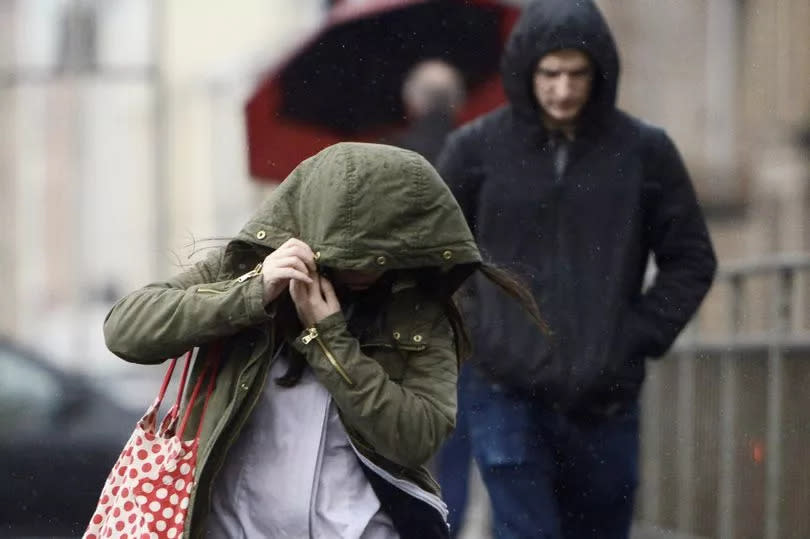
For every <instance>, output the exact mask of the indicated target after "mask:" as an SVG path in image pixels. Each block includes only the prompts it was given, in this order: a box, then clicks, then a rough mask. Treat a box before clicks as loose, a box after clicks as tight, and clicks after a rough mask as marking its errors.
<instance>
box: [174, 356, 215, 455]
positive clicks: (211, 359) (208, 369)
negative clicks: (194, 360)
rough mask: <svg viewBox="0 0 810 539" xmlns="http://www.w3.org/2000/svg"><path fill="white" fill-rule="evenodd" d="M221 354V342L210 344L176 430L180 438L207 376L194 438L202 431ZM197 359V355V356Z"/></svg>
mask: <svg viewBox="0 0 810 539" xmlns="http://www.w3.org/2000/svg"><path fill="white" fill-rule="evenodd" d="M221 356H222V343H220V342H215V343H213V344H212V345H211V350H210V352H209V353H208V358H206V361H205V367H204V368H203V372H202V373H201V374H200V377H199V379H197V383H196V384H194V390H193V391H192V392H191V397H189V399H188V405H187V406H186V411H185V413H184V414H183V421H182V422H181V423H180V428H179V429H178V430H177V437H178V438H180V439H181V440H182V439H183V433H184V432H185V431H186V423H188V419H189V417H190V416H191V409H192V408H193V407H194V403H195V402H197V396H198V395H199V393H200V389H201V388H202V383H203V381H204V380H205V377H206V376H208V378H209V380H208V389H207V391H206V395H205V402H204V403H203V409H202V413H201V414H200V423H199V425H198V426H197V435H196V437H195V438H199V437H200V432H201V431H202V425H203V419H205V411H206V410H207V409H208V401H209V400H211V394H212V393H213V392H214V386H215V385H216V379H217V374H218V373H219V363H220V359H221ZM198 360H199V357H198Z"/></svg>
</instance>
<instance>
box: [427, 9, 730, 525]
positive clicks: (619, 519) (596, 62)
mask: <svg viewBox="0 0 810 539" xmlns="http://www.w3.org/2000/svg"><path fill="white" fill-rule="evenodd" d="M502 71H503V84H504V87H505V90H506V93H507V96H508V98H509V104H508V105H507V106H505V107H502V108H500V109H498V110H496V111H494V112H492V113H490V114H488V115H486V116H484V117H482V118H479V119H478V120H476V121H474V122H472V123H470V124H467V125H465V126H463V127H462V128H460V129H458V130H457V131H455V132H454V133H453V134H451V135H450V137H449V138H448V141H447V144H446V146H445V148H444V150H443V152H442V154H441V155H440V157H439V160H438V168H439V171H440V173H441V174H442V176H443V177H444V178H445V180H446V181H447V182H448V183H449V184H450V186H451V188H452V189H453V192H454V194H455V196H456V198H457V199H458V201H459V203H460V204H461V207H462V209H463V210H464V212H465V215H466V217H467V220H468V222H469V223H470V225H471V228H472V230H473V233H474V234H475V236H476V239H477V241H478V242H479V245H480V246H481V248H482V250H483V251H484V252H485V253H486V254H487V255H488V256H489V257H491V258H492V259H493V260H494V261H495V262H496V263H501V264H503V265H506V266H510V267H512V268H513V269H515V270H517V271H518V272H519V273H521V274H523V275H524V276H526V277H527V278H528V279H530V280H531V284H532V289H533V291H534V294H535V297H536V299H537V301H538V304H539V305H540V307H541V310H542V313H543V314H544V316H545V317H546V320H547V322H548V324H549V326H550V327H551V332H550V333H549V334H547V335H543V334H541V333H539V332H538V331H537V330H536V329H534V328H533V327H532V326H531V324H530V323H529V321H528V320H526V317H525V315H523V314H522V313H521V312H519V310H517V309H515V308H513V307H512V306H511V305H509V304H508V302H506V301H504V300H503V299H501V298H499V297H497V295H496V294H495V292H494V290H492V289H491V288H489V287H486V286H483V285H482V284H481V285H479V286H477V289H476V295H477V297H476V301H477V311H478V313H479V314H480V320H479V322H478V327H477V331H476V333H475V337H476V345H477V350H476V353H475V357H474V360H475V364H476V367H477V369H475V371H474V375H473V376H472V381H470V382H469V383H468V384H467V388H466V391H467V395H466V396H465V398H462V399H461V403H462V405H464V406H467V407H469V410H468V413H469V428H470V436H471V440H472V445H473V451H474V454H475V457H476V459H477V461H478V463H479V466H480V468H481V471H482V474H483V478H484V481H485V483H486V485H487V488H488V490H489V493H490V497H491V499H492V503H493V510H494V526H495V531H496V534H497V536H498V537H499V538H505V537H510V538H511V537H526V538H528V537H568V538H581V537H598V538H600V539H605V538H613V537H626V536H627V535H628V530H629V527H630V520H631V515H632V511H633V500H634V492H635V487H636V484H637V478H638V472H637V468H638V396H639V392H640V389H641V385H642V382H643V380H644V374H645V358H646V357H659V356H661V355H662V354H664V353H665V352H666V350H667V349H668V348H669V346H670V345H671V344H672V342H673V341H674V339H675V337H676V336H677V335H678V333H679V332H680V331H681V329H682V328H683V327H684V325H685V324H686V322H687V321H688V319H689V318H690V317H691V316H692V314H693V313H694V312H695V310H696V309H697V307H698V305H699V304H700V302H701V301H702V299H703V297H704V296H705V294H706V292H707V291H708V289H709V287H710V285H711V281H712V278H713V276H714V272H715V266H716V260H715V256H714V252H713V249H712V245H711V242H710V239H709V235H708V233H707V230H706V225H705V222H704V219H703V216H702V214H701V211H700V208H699V206H698V203H697V200H696V197H695V193H694V190H693V188H692V185H691V182H690V179H689V176H688V173H687V171H686V169H685V167H684V165H683V163H682V161H681V158H680V156H679V154H678V151H677V150H676V148H675V146H674V144H673V143H672V141H671V140H670V138H669V137H668V136H667V135H666V134H665V133H664V131H663V130H661V129H659V128H656V127H653V126H651V125H649V124H646V123H644V122H642V121H641V120H638V119H636V118H633V117H632V116H629V115H628V114H626V113H624V112H622V111H620V110H618V109H617V108H616V106H615V100H616V88H617V83H618V76H619V60H618V53H617V50H616V46H615V44H614V42H613V38H612V36H611V33H610V30H609V29H608V27H607V24H606V23H605V21H604V19H603V17H602V15H601V13H600V12H599V10H598V9H597V7H596V6H595V5H594V4H593V2H592V1H590V0H577V1H572V0H543V1H534V2H531V3H529V4H528V5H527V6H526V8H525V10H524V12H523V14H522V16H521V18H520V20H519V21H518V23H517V25H516V26H515V28H514V30H513V32H512V35H511V36H510V38H509V41H508V44H507V49H506V52H505V54H504V58H503V61H502ZM651 254H652V255H653V256H654V260H655V265H656V267H657V275H656V277H655V279H654V281H653V282H652V283H651V285H650V286H649V288H647V289H646V290H644V289H643V286H642V284H643V281H644V276H645V272H646V267H647V262H648V259H649V257H650V255H651Z"/></svg>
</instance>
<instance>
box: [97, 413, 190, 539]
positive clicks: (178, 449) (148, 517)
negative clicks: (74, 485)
mask: <svg viewBox="0 0 810 539" xmlns="http://www.w3.org/2000/svg"><path fill="white" fill-rule="evenodd" d="M157 404H158V403H157V402H155V403H154V404H153V405H152V406H151V407H150V408H149V410H148V411H147V412H146V415H144V416H143V418H142V419H141V420H140V421H139V422H138V425H137V427H136V428H135V432H133V433H132V436H131V437H130V439H129V441H128V442H127V444H126V445H125V446H124V450H123V451H122V452H121V456H119V457H118V461H117V462H116V464H115V466H114V467H113V469H112V471H111V472H110V475H109V476H108V477H107V481H106V482H105V483H104V487H103V489H102V491H101V496H100V497H99V501H98V506H97V507H96V511H95V513H93V517H92V518H91V520H90V524H89V525H88V527H87V531H85V533H84V536H83V538H84V539H100V538H104V537H116V538H119V539H164V538H168V539H171V538H175V537H182V535H183V527H184V526H185V521H186V515H187V514H188V504H189V496H190V493H191V491H192V487H193V485H194V464H195V463H196V462H197V445H198V440H197V439H194V440H189V441H181V440H180V439H179V438H178V437H177V436H176V435H174V434H173V433H172V434H171V435H166V434H161V432H156V429H155V426H156V418H157V406H156V405H157ZM161 431H162V429H161Z"/></svg>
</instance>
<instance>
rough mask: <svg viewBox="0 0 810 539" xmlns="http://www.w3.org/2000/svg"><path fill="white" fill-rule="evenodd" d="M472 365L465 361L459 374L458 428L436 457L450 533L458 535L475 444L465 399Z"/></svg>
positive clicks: (452, 535) (454, 535)
mask: <svg viewBox="0 0 810 539" xmlns="http://www.w3.org/2000/svg"><path fill="white" fill-rule="evenodd" d="M470 370H471V367H470V366H469V365H465V366H463V367H462V369H461V372H460V373H459V375H458V412H457V413H456V430H455V431H454V432H453V434H452V436H450V438H449V439H448V440H447V441H446V442H445V443H444V445H443V446H442V449H441V451H440V452H439V455H438V457H437V460H436V464H437V470H438V480H439V484H440V485H441V487H442V497H443V498H444V501H445V503H446V504H447V509H449V511H450V513H449V515H448V517H447V521H448V523H449V524H450V537H458V532H459V530H460V528H461V524H462V522H464V512H465V510H466V508H467V495H468V487H469V481H470V465H471V464H472V448H471V447H470V434H469V431H468V424H467V411H466V410H467V408H468V407H467V406H465V405H466V399H467V398H468V396H469V392H468V391H467V385H468V383H469V381H470V376H471V373H470Z"/></svg>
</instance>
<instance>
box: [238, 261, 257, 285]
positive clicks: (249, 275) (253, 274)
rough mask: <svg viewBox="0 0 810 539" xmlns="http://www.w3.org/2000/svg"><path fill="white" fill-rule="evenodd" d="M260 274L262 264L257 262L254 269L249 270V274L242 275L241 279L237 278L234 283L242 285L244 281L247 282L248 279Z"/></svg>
mask: <svg viewBox="0 0 810 539" xmlns="http://www.w3.org/2000/svg"><path fill="white" fill-rule="evenodd" d="M261 272H262V263H261V262H259V263H258V264H256V267H255V268H253V269H252V270H250V271H249V272H247V273H245V274H244V275H242V276H241V277H239V278H237V279H236V282H237V283H244V282H245V281H247V280H248V279H250V278H252V277H256V276H257V275H260V274H261Z"/></svg>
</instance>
